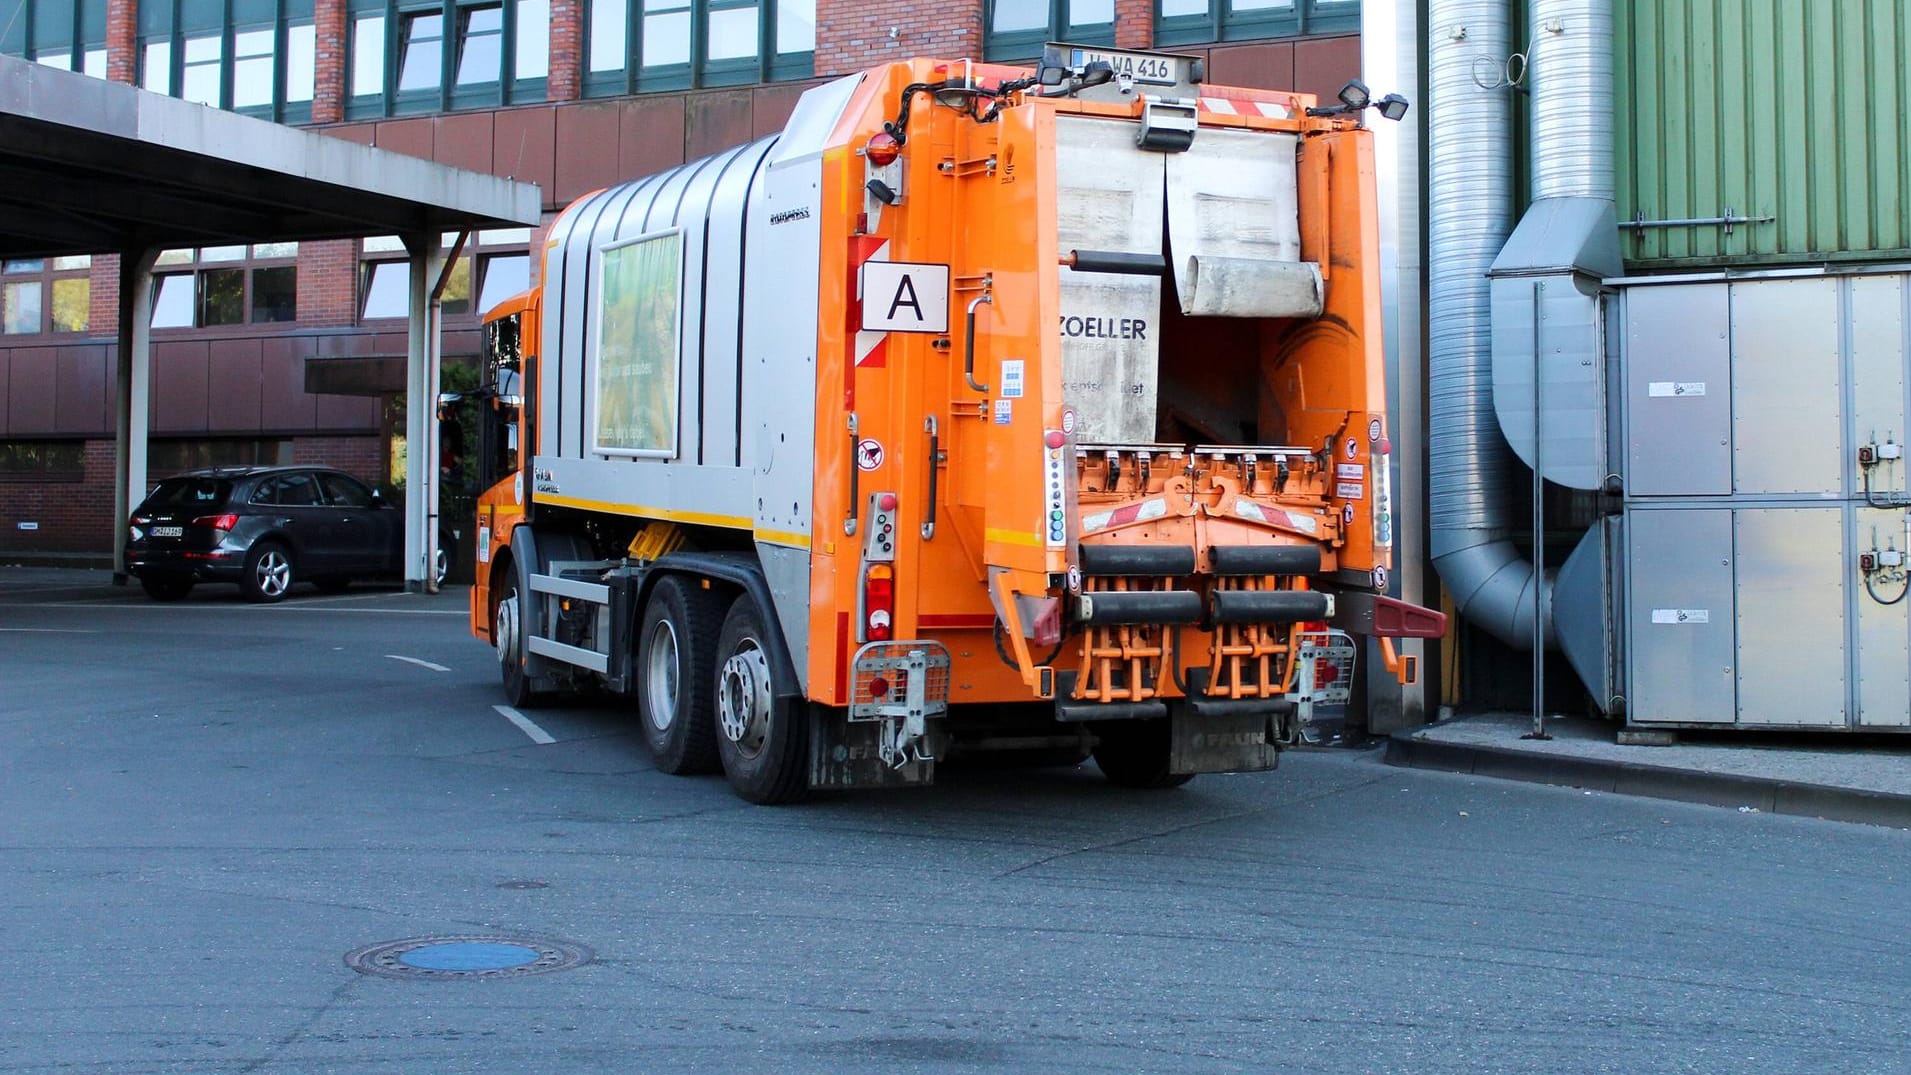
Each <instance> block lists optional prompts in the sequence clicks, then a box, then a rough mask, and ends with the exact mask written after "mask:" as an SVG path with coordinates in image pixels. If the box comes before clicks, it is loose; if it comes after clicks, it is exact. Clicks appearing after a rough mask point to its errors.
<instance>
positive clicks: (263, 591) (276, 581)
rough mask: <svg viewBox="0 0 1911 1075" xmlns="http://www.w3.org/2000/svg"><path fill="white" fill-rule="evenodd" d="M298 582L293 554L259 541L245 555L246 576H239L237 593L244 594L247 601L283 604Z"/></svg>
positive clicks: (278, 546)
mask: <svg viewBox="0 0 1911 1075" xmlns="http://www.w3.org/2000/svg"><path fill="white" fill-rule="evenodd" d="M297 581H298V571H297V565H296V564H295V563H294V562H293V560H292V550H290V549H288V548H286V547H285V546H284V545H281V544H279V543H278V542H276V541H261V542H258V543H257V544H255V545H253V546H252V551H250V552H248V553H246V567H245V573H244V574H243V575H241V576H239V589H241V590H244V591H245V595H246V600H248V601H257V602H260V603H262V604H271V603H273V602H274V601H283V600H285V595H286V593H287V592H288V591H290V590H291V589H292V584H293V583H294V582H297Z"/></svg>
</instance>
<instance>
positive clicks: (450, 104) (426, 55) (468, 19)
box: [346, 0, 551, 118]
mask: <svg viewBox="0 0 1911 1075" xmlns="http://www.w3.org/2000/svg"><path fill="white" fill-rule="evenodd" d="M347 5H348V10H349V12H350V16H351V34H350V38H351V50H352V52H351V56H350V57H349V70H350V71H351V76H352V77H351V94H352V96H351V100H350V101H349V102H348V103H347V105H346V114H347V115H348V116H351V117H354V118H360V117H366V116H381V115H390V114H393V113H401V112H439V111H444V110H446V109H454V108H485V107H495V106H497V105H500V104H510V103H515V102H521V101H537V100H543V98H544V85H545V78H546V75H547V74H548V73H549V69H550V49H551V42H550V35H551V8H550V0H347Z"/></svg>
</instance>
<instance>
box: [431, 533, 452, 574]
mask: <svg viewBox="0 0 1911 1075" xmlns="http://www.w3.org/2000/svg"><path fill="white" fill-rule="evenodd" d="M445 542H446V535H444V534H440V535H438V551H437V552H436V553H434V554H433V555H432V561H431V571H432V575H433V576H434V577H433V579H432V582H433V584H434V585H438V586H443V585H444V584H445V580H446V579H447V578H450V577H451V549H450V548H449V547H447V546H446V543H445Z"/></svg>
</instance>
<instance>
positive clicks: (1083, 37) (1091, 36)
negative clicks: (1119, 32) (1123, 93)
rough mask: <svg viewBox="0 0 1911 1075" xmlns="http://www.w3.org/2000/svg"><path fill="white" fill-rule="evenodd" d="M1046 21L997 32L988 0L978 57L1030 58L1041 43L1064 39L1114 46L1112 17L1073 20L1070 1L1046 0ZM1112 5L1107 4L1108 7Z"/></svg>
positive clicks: (1038, 52) (993, 5) (1038, 51)
mask: <svg viewBox="0 0 1911 1075" xmlns="http://www.w3.org/2000/svg"><path fill="white" fill-rule="evenodd" d="M1047 2H1048V23H1047V25H1045V26H1038V27H1036V28H1034V29H1032V30H1008V31H1004V32H1001V33H997V32H996V30H995V28H994V27H995V8H996V4H997V3H998V0H988V2H987V3H986V4H984V5H983V8H982V56H983V58H984V59H985V60H987V61H989V62H991V63H995V62H998V61H1004V60H1033V59H1036V58H1037V57H1039V56H1041V54H1042V46H1043V45H1045V44H1047V43H1049V42H1050V41H1067V42H1069V43H1070V44H1075V45H1105V46H1107V47H1109V48H1113V47H1114V45H1115V20H1114V18H1113V17H1111V18H1110V19H1109V20H1108V21H1107V22H1095V23H1081V24H1077V23H1075V22H1073V21H1072V20H1073V0H1047ZM1112 8H1113V5H1111V10H1112Z"/></svg>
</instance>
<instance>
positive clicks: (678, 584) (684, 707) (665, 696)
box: [636, 575, 723, 774]
mask: <svg viewBox="0 0 1911 1075" xmlns="http://www.w3.org/2000/svg"><path fill="white" fill-rule="evenodd" d="M722 616H723V598H722V597H721V596H719V595H718V593H717V592H716V591H714V590H707V589H704V588H703V587H702V586H700V585H698V584H697V583H696V582H694V581H692V580H691V579H689V578H686V577H684V576H682V575H666V576H664V578H663V579H661V580H660V581H659V582H658V583H657V585H656V587H655V588H654V589H652V590H651V591H650V598H649V600H647V601H645V602H644V615H643V618H642V620H641V621H640V623H639V626H638V628H637V669H636V673H637V674H636V681H637V682H636V686H637V716H638V723H639V724H640V725H641V726H642V727H643V732H644V744H645V745H646V746H648V747H650V755H651V757H653V758H655V759H656V761H657V768H658V769H660V770H662V771H664V772H666V773H672V774H687V773H714V772H716V771H717V764H718V763H717V726H716V718H715V716H714V712H715V710H714V708H713V706H712V704H711V693H710V692H711V689H712V686H713V685H714V684H715V682H716V675H715V671H714V670H715V668H716V656H717V632H718V631H719V630H720V629H721V627H722V625H723V620H722Z"/></svg>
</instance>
